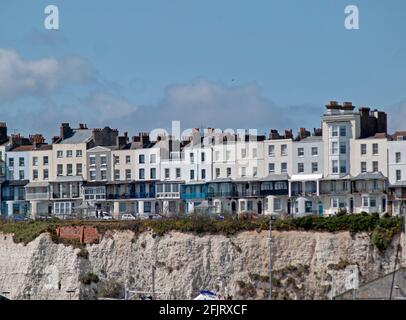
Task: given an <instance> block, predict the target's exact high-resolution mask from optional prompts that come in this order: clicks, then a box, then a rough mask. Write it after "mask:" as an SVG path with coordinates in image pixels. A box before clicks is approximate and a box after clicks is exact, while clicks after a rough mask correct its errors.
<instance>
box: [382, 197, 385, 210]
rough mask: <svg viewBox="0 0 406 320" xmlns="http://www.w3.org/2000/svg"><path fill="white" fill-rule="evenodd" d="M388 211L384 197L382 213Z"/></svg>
mask: <svg viewBox="0 0 406 320" xmlns="http://www.w3.org/2000/svg"><path fill="white" fill-rule="evenodd" d="M383 212H386V198H385V197H382V213H383Z"/></svg>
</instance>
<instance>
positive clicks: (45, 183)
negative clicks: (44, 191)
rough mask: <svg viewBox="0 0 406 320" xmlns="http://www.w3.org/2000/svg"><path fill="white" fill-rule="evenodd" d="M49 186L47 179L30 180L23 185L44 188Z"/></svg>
mask: <svg viewBox="0 0 406 320" xmlns="http://www.w3.org/2000/svg"><path fill="white" fill-rule="evenodd" d="M48 186H49V182H48V181H31V182H30V183H28V184H27V185H26V186H25V187H26V188H46V187H48Z"/></svg>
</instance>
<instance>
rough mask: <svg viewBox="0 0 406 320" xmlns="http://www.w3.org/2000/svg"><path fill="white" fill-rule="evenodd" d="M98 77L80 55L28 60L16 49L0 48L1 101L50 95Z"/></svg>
mask: <svg viewBox="0 0 406 320" xmlns="http://www.w3.org/2000/svg"><path fill="white" fill-rule="evenodd" d="M95 79H96V75H95V70H94V69H93V67H92V66H91V65H90V64H89V63H88V62H86V61H85V60H83V59H81V58H79V57H67V58H64V59H59V60H58V59H55V58H44V59H37V60H25V59H23V58H22V57H20V55H19V54H18V53H17V52H16V51H14V50H8V49H1V48H0V102H1V101H7V100H14V99H18V98H20V97H24V96H40V95H45V94H50V93H53V92H55V91H57V90H58V89H60V88H61V87H63V86H64V85H66V84H86V83H90V82H93V81H95Z"/></svg>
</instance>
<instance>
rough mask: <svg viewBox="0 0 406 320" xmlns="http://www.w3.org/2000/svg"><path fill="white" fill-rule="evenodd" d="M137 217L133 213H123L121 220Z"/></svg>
mask: <svg viewBox="0 0 406 320" xmlns="http://www.w3.org/2000/svg"><path fill="white" fill-rule="evenodd" d="M135 219H136V218H135V217H134V216H133V215H132V214H131V213H124V214H122V215H121V220H135Z"/></svg>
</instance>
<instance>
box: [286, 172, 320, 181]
mask: <svg viewBox="0 0 406 320" xmlns="http://www.w3.org/2000/svg"><path fill="white" fill-rule="evenodd" d="M322 177H323V175H322V174H293V175H292V176H291V177H290V179H289V181H315V180H320V179H321V178H322Z"/></svg>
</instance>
